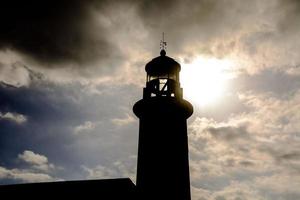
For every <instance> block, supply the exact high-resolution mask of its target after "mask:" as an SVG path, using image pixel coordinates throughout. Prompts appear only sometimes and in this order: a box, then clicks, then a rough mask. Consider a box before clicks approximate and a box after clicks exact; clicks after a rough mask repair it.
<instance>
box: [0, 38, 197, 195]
mask: <svg viewBox="0 0 300 200" xmlns="http://www.w3.org/2000/svg"><path fill="white" fill-rule="evenodd" d="M163 44H165V42H164V43H163ZM180 68H181V66H180V64H179V63H177V62H176V61H175V60H174V59H172V58H170V57H168V56H166V51H165V49H164V48H162V50H161V52H160V56H158V57H156V58H154V59H153V60H151V61H150V62H149V63H148V64H146V68H145V69H146V72H147V80H146V86H145V88H144V90H143V98H142V99H141V100H140V101H138V102H137V103H136V104H135V105H134V107H133V112H134V113H135V115H136V116H137V117H138V118H139V119H140V127H139V145H138V163H137V178H136V185H134V184H133V182H132V181H131V180H130V179H129V178H119V179H104V180H78V181H59V182H49V183H30V184H15V185H2V186H0V196H9V197H11V198H14V197H16V198H17V197H20V196H22V197H26V199H31V200H33V199H41V196H40V194H43V195H47V198H50V199H61V198H62V197H64V198H68V199H70V198H78V197H81V196H82V197H84V199H94V198H95V197H97V198H99V199H109V200H120V199H131V200H190V199H191V195H190V178H189V158H188V137H187V123H186V120H187V118H189V117H190V116H191V115H192V113H193V107H192V105H191V104H190V103H189V102H188V101H186V100H184V99H183V97H182V88H181V87H180V81H179V72H180Z"/></svg>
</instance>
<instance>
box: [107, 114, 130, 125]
mask: <svg viewBox="0 0 300 200" xmlns="http://www.w3.org/2000/svg"><path fill="white" fill-rule="evenodd" d="M111 121H112V123H113V124H115V125H117V126H126V125H128V124H130V123H132V122H134V121H135V119H134V118H133V116H132V115H129V114H126V117H124V118H114V119H112V120H111Z"/></svg>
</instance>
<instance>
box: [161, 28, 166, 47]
mask: <svg viewBox="0 0 300 200" xmlns="http://www.w3.org/2000/svg"><path fill="white" fill-rule="evenodd" d="M160 49H161V50H166V49H167V42H166V41H165V33H164V32H163V33H162V40H161V41H160Z"/></svg>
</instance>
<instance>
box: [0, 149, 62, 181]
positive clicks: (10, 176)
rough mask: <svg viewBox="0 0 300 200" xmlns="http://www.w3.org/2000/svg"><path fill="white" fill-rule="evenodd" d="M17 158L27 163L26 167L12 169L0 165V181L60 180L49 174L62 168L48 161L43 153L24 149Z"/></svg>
mask: <svg viewBox="0 0 300 200" xmlns="http://www.w3.org/2000/svg"><path fill="white" fill-rule="evenodd" d="M18 159H19V160H21V161H23V162H25V163H27V164H28V166H27V167H26V168H13V169H8V168H6V167H3V166H0V180H1V181H2V180H13V181H21V182H45V181H58V180H62V179H60V178H55V177H53V176H52V175H51V174H53V173H54V172H57V171H58V170H61V169H62V168H61V167H56V166H54V165H53V164H51V163H49V162H48V158H47V157H46V156H44V155H40V154H37V153H34V152H33V151H29V150H25V151H24V152H23V153H22V154H19V155H18Z"/></svg>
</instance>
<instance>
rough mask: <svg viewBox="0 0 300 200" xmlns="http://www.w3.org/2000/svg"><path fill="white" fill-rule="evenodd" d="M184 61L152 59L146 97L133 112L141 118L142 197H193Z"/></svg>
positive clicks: (139, 167)
mask: <svg viewBox="0 0 300 200" xmlns="http://www.w3.org/2000/svg"><path fill="white" fill-rule="evenodd" d="M180 68H181V66H180V64H179V63H177V62H176V61H175V60H174V59H172V58H170V57H168V56H166V51H165V50H164V49H162V50H161V52H160V56H159V57H156V58H154V59H153V60H152V61H150V62H149V63H148V64H147V65H146V67H145V70H146V72H147V80H146V87H145V88H144V90H143V98H142V99H141V100H140V101H138V102H137V103H136V104H135V105H134V107H133V111H134V113H135V115H136V116H137V117H138V118H139V119H140V127H139V143H138V163H137V179H136V187H137V188H136V189H137V194H138V196H139V197H140V199H147V200H148V199H149V200H150V199H172V200H190V199H191V196H190V178H189V157H188V137H187V122H186V120H187V118H189V117H190V116H191V115H192V113H193V107H192V105H191V104H190V103H189V102H188V101H186V100H184V99H183V97H182V96H183V95H182V88H181V87H180V81H179V72H180Z"/></svg>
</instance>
